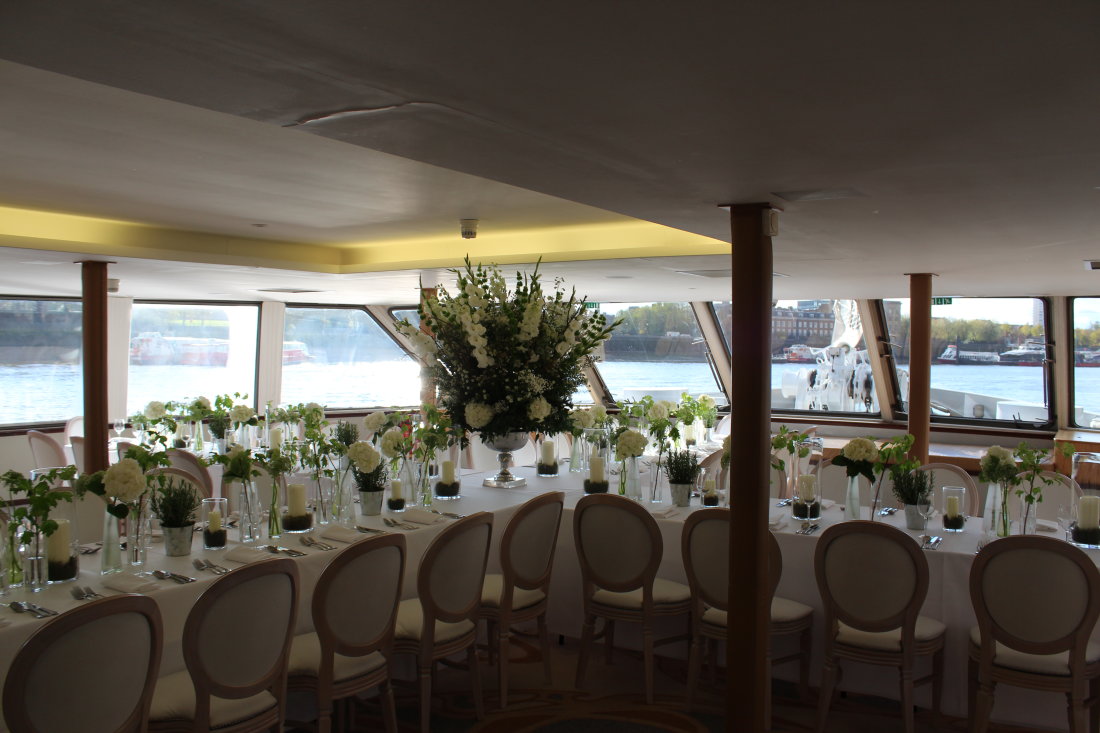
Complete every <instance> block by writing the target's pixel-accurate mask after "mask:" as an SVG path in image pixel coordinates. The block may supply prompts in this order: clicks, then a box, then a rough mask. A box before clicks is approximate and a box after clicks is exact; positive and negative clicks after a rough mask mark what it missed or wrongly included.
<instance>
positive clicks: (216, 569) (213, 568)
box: [202, 557, 229, 575]
mask: <svg viewBox="0 0 1100 733" xmlns="http://www.w3.org/2000/svg"><path fill="white" fill-rule="evenodd" d="M202 561H203V563H204V564H205V565H206V567H208V568H210V572H212V573H214V574H215V575H225V574H226V573H228V572H229V568H227V567H225V566H224V565H215V564H214V563H212V562H210V561H209V560H207V559H206V558H205V557H204V558H203V559H202Z"/></svg>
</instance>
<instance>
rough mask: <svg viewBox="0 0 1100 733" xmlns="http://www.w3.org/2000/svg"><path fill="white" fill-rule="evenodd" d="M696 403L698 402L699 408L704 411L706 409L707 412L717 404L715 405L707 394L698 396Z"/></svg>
mask: <svg viewBox="0 0 1100 733" xmlns="http://www.w3.org/2000/svg"><path fill="white" fill-rule="evenodd" d="M698 402H699V406H700V407H702V408H704V409H707V410H709V409H711V408H712V407H714V406H715V405H716V404H717V403H715V401H714V398H713V397H711V396H710V395H709V394H701V395H699V398H698Z"/></svg>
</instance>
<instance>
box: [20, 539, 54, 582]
mask: <svg viewBox="0 0 1100 733" xmlns="http://www.w3.org/2000/svg"><path fill="white" fill-rule="evenodd" d="M20 555H21V557H22V563H23V588H24V589H25V590H28V591H30V592H32V593H37V592H38V591H40V590H42V589H43V588H45V587H46V580H47V575H46V538H45V536H43V535H42V534H41V533H39V532H32V533H31V538H30V541H29V542H25V543H24V544H23V545H22V546H21V547H20Z"/></svg>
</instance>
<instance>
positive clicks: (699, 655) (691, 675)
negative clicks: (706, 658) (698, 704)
mask: <svg viewBox="0 0 1100 733" xmlns="http://www.w3.org/2000/svg"><path fill="white" fill-rule="evenodd" d="M702 664H703V637H702V635H701V634H699V633H698V632H694V633H692V635H691V648H690V651H689V652H688V685H687V709H688V710H689V711H690V710H691V704H692V701H693V699H694V697H695V686H696V685H697V684H699V668H700V667H701V666H702Z"/></svg>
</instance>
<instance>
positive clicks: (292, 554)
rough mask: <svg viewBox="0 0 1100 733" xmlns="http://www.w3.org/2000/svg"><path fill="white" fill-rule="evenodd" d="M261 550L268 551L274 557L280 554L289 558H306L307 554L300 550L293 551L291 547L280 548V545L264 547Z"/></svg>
mask: <svg viewBox="0 0 1100 733" xmlns="http://www.w3.org/2000/svg"><path fill="white" fill-rule="evenodd" d="M260 549H261V550H267V551H268V552H270V553H271V554H272V555H278V554H279V553H280V552H281V553H282V554H284V555H287V556H288V557H305V556H306V553H304V552H301V551H299V550H292V549H291V548H289V547H280V546H279V545H262V546H261V547H260Z"/></svg>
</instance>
